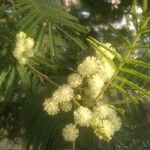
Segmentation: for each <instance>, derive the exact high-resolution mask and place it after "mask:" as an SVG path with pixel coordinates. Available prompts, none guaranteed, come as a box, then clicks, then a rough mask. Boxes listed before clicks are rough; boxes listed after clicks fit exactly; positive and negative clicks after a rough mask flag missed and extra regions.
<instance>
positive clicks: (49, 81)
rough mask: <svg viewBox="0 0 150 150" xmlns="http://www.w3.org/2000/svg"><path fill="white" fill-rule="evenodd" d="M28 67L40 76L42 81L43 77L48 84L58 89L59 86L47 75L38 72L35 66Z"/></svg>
mask: <svg viewBox="0 0 150 150" xmlns="http://www.w3.org/2000/svg"><path fill="white" fill-rule="evenodd" d="M27 65H28V66H29V67H30V68H31V69H32V70H33V71H34V72H36V73H37V74H38V75H39V77H40V79H41V77H42V78H43V79H45V80H46V81H47V82H48V83H50V84H53V85H54V86H56V87H58V84H57V83H56V82H54V81H52V80H51V79H49V77H48V76H47V75H45V74H43V73H41V72H40V71H38V70H37V69H36V68H34V67H33V66H31V65H30V64H27Z"/></svg>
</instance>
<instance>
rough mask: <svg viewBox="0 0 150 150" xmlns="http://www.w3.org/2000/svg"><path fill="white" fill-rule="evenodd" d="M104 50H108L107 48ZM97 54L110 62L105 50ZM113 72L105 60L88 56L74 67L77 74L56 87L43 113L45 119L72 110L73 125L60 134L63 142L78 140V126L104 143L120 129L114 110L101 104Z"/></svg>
mask: <svg viewBox="0 0 150 150" xmlns="http://www.w3.org/2000/svg"><path fill="white" fill-rule="evenodd" d="M105 46H106V47H109V48H111V45H110V44H106V45H105ZM111 49H112V51H115V49H113V48H111ZM101 50H102V51H103V52H104V53H105V54H106V55H107V56H108V57H109V58H110V59H113V58H114V55H113V54H112V53H111V52H107V50H106V49H105V48H103V47H102V48H101ZM114 71H115V70H114V68H113V67H112V66H111V65H110V64H109V63H108V62H107V60H106V59H105V57H101V58H100V57H95V56H88V57H86V58H85V59H84V60H83V62H82V63H81V64H79V65H78V67H77V72H76V73H73V74H71V75H69V76H68V78H67V84H63V85H61V86H59V87H58V89H57V90H56V91H54V92H53V94H52V96H51V97H50V98H47V99H46V100H45V101H44V103H43V109H44V110H45V111H46V112H47V113H48V114H49V115H56V114H58V113H59V112H60V110H61V111H63V112H69V111H71V110H72V109H73V111H72V112H73V117H74V123H70V124H68V125H66V127H64V129H63V131H62V135H63V137H64V139H65V140H66V141H69V142H74V141H75V140H76V138H77V137H78V136H79V129H77V127H78V126H81V127H90V128H92V129H93V130H94V133H95V134H96V135H97V137H98V138H100V139H104V140H107V141H109V140H111V138H112V136H113V135H114V133H115V132H116V131H118V130H119V129H120V128H121V124H122V123H121V119H120V117H118V115H117V112H116V108H115V107H114V106H112V105H109V104H107V103H106V102H105V100H103V99H104V98H103V92H102V89H103V87H104V85H105V83H106V82H107V81H109V79H111V77H112V76H113V74H114ZM72 112H71V113H72Z"/></svg>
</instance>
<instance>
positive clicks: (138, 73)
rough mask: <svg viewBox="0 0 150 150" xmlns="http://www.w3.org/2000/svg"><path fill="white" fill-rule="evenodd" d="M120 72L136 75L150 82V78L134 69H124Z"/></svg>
mask: <svg viewBox="0 0 150 150" xmlns="http://www.w3.org/2000/svg"><path fill="white" fill-rule="evenodd" d="M120 70H121V71H123V72H126V73H129V74H132V75H134V76H136V77H139V78H142V79H144V80H147V81H150V77H148V76H146V75H144V74H143V73H140V72H138V71H136V70H134V69H130V68H127V67H123V68H121V69H120Z"/></svg>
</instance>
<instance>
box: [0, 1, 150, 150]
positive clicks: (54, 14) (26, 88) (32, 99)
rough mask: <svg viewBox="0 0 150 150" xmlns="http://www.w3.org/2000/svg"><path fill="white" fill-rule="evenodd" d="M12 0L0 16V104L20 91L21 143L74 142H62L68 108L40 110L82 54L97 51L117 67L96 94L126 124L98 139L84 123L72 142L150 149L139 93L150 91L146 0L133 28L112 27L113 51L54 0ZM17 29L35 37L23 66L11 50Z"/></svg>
mask: <svg viewBox="0 0 150 150" xmlns="http://www.w3.org/2000/svg"><path fill="white" fill-rule="evenodd" d="M14 2H15V3H12V4H11V7H12V5H15V8H14V12H13V14H12V16H13V17H12V16H11V17H8V18H7V19H8V20H7V21H6V22H5V21H4V22H1V18H0V37H1V38H0V109H1V112H3V111H2V110H5V108H7V105H8V104H10V102H11V101H12V100H13V99H14V97H15V94H16V95H18V100H19V101H21V102H20V103H21V104H22V105H21V110H20V115H21V119H20V122H21V123H22V128H24V129H25V134H24V135H23V138H24V144H23V147H24V149H26V150H29V149H31V150H37V149H40V150H48V149H52V150H57V149H58V150H59V149H65V148H68V147H69V148H71V147H72V145H71V144H67V143H65V142H64V140H63V138H62V135H61V129H62V128H63V127H64V124H65V123H66V122H68V123H69V120H70V119H71V117H72V116H71V113H70V114H67V113H64V114H62V115H58V116H57V117H56V118H52V117H49V116H48V115H47V114H46V113H45V112H44V111H43V109H42V103H43V100H44V99H45V98H46V97H47V96H50V95H51V92H52V91H53V90H54V89H55V88H56V87H57V86H58V84H61V83H63V82H64V81H65V80H66V76H67V75H68V73H70V72H72V71H73V69H74V68H76V65H77V63H78V62H79V61H81V58H82V57H83V56H85V55H87V54H89V53H92V54H95V53H97V52H98V53H100V54H101V55H102V56H104V57H105V59H106V60H107V61H108V63H109V64H110V65H111V66H112V67H113V68H115V73H114V75H113V77H112V78H111V80H110V81H108V82H107V83H106V85H105V87H104V88H103V90H102V91H101V92H100V93H99V95H100V94H101V93H105V94H106V95H107V96H106V99H108V101H109V103H111V104H114V105H116V106H117V107H121V108H123V109H125V110H126V113H125V115H124V116H123V118H124V126H123V128H122V129H121V131H120V132H118V133H116V135H115V136H114V138H113V140H112V141H111V142H110V143H105V142H103V141H99V140H98V139H97V137H96V136H95V135H92V134H91V131H90V130H88V131H87V129H86V128H82V129H81V133H80V134H81V135H80V138H79V140H78V141H77V143H76V148H77V149H81V150H84V149H85V150H97V149H108V150H109V149H110V150H111V149H118V150H127V149H131V150H133V149H138V150H144V149H149V147H150V139H149V137H150V133H149V120H148V114H149V112H148V111H147V110H145V105H147V103H146V104H144V101H141V100H143V97H144V98H145V97H146V96H150V93H149V81H150V77H149V70H150V64H149V62H148V61H149V50H150V45H149V41H148V42H147V43H146V44H145V43H144V39H145V36H146V37H147V36H149V34H150V29H149V25H150V17H149V16H148V15H147V8H148V5H147V3H148V1H147V0H144V1H143V10H144V15H143V17H142V20H141V22H140V23H137V22H136V21H134V23H135V24H136V23H137V24H136V25H137V29H136V34H132V33H130V31H129V30H127V31H126V32H120V31H119V30H117V31H116V30H115V29H114V28H113V27H110V30H111V31H112V32H113V33H114V34H113V35H115V36H114V38H113V39H112V41H115V42H116V41H117V42H118V43H117V42H116V43H117V44H118V47H119V44H120V41H121V44H120V45H121V48H122V49H119V48H118V49H117V51H112V49H109V48H107V47H106V46H105V44H104V43H103V42H100V41H98V40H96V39H95V38H93V37H88V35H87V30H86V28H85V27H84V26H82V25H81V24H80V23H79V20H78V19H77V18H76V17H74V16H73V15H70V14H69V13H68V12H66V10H65V9H64V8H63V7H62V5H60V4H59V3H57V2H56V1H53V0H28V1H27V0H16V1H14ZM89 2H90V1H89ZM89 2H88V3H89ZM136 2H137V1H134V3H133V6H132V7H133V16H135V15H136V13H135V12H134V11H135V10H134V8H135V7H136ZM4 6H5V5H3V7H4ZM4 8H6V7H4ZM0 17H1V16H0ZM135 19H136V17H135ZM136 25H135V26H136ZM21 30H22V31H25V32H27V33H28V35H30V36H32V37H33V38H34V39H35V41H36V45H35V49H36V50H37V52H36V55H35V57H34V58H33V59H32V60H30V62H29V63H28V64H27V65H26V66H22V65H20V64H18V63H17V61H16V60H15V58H14V57H13V55H12V51H13V50H14V47H15V36H16V33H17V32H18V31H21ZM124 33H125V34H124ZM109 36H110V37H109V38H112V36H111V35H109ZM85 38H86V39H87V40H85ZM109 38H108V39H109ZM116 39H117V40H116ZM115 42H114V43H115ZM114 45H115V44H114ZM101 47H103V48H105V49H106V50H107V52H110V53H112V54H113V55H114V56H115V59H114V61H112V60H111V59H110V58H109V57H108V56H107V55H106V54H105V53H104V52H103V51H101ZM136 50H138V57H137V58H136V57H135V56H134V55H135V52H136ZM22 95H24V96H23V97H22ZM130 103H131V104H130ZM143 104H144V105H143Z"/></svg>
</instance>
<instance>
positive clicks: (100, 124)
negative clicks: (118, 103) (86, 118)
mask: <svg viewBox="0 0 150 150" xmlns="http://www.w3.org/2000/svg"><path fill="white" fill-rule="evenodd" d="M121 125H122V122H121V119H120V117H118V115H117V113H116V110H115V107H114V106H112V105H108V104H98V105H97V106H96V107H95V108H94V111H93V118H92V121H91V126H92V128H93V129H94V133H95V134H96V135H97V136H98V137H99V138H100V139H102V138H103V139H105V140H106V141H109V140H111V138H112V136H113V135H114V133H115V132H116V131H118V130H119V129H120V128H121Z"/></svg>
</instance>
